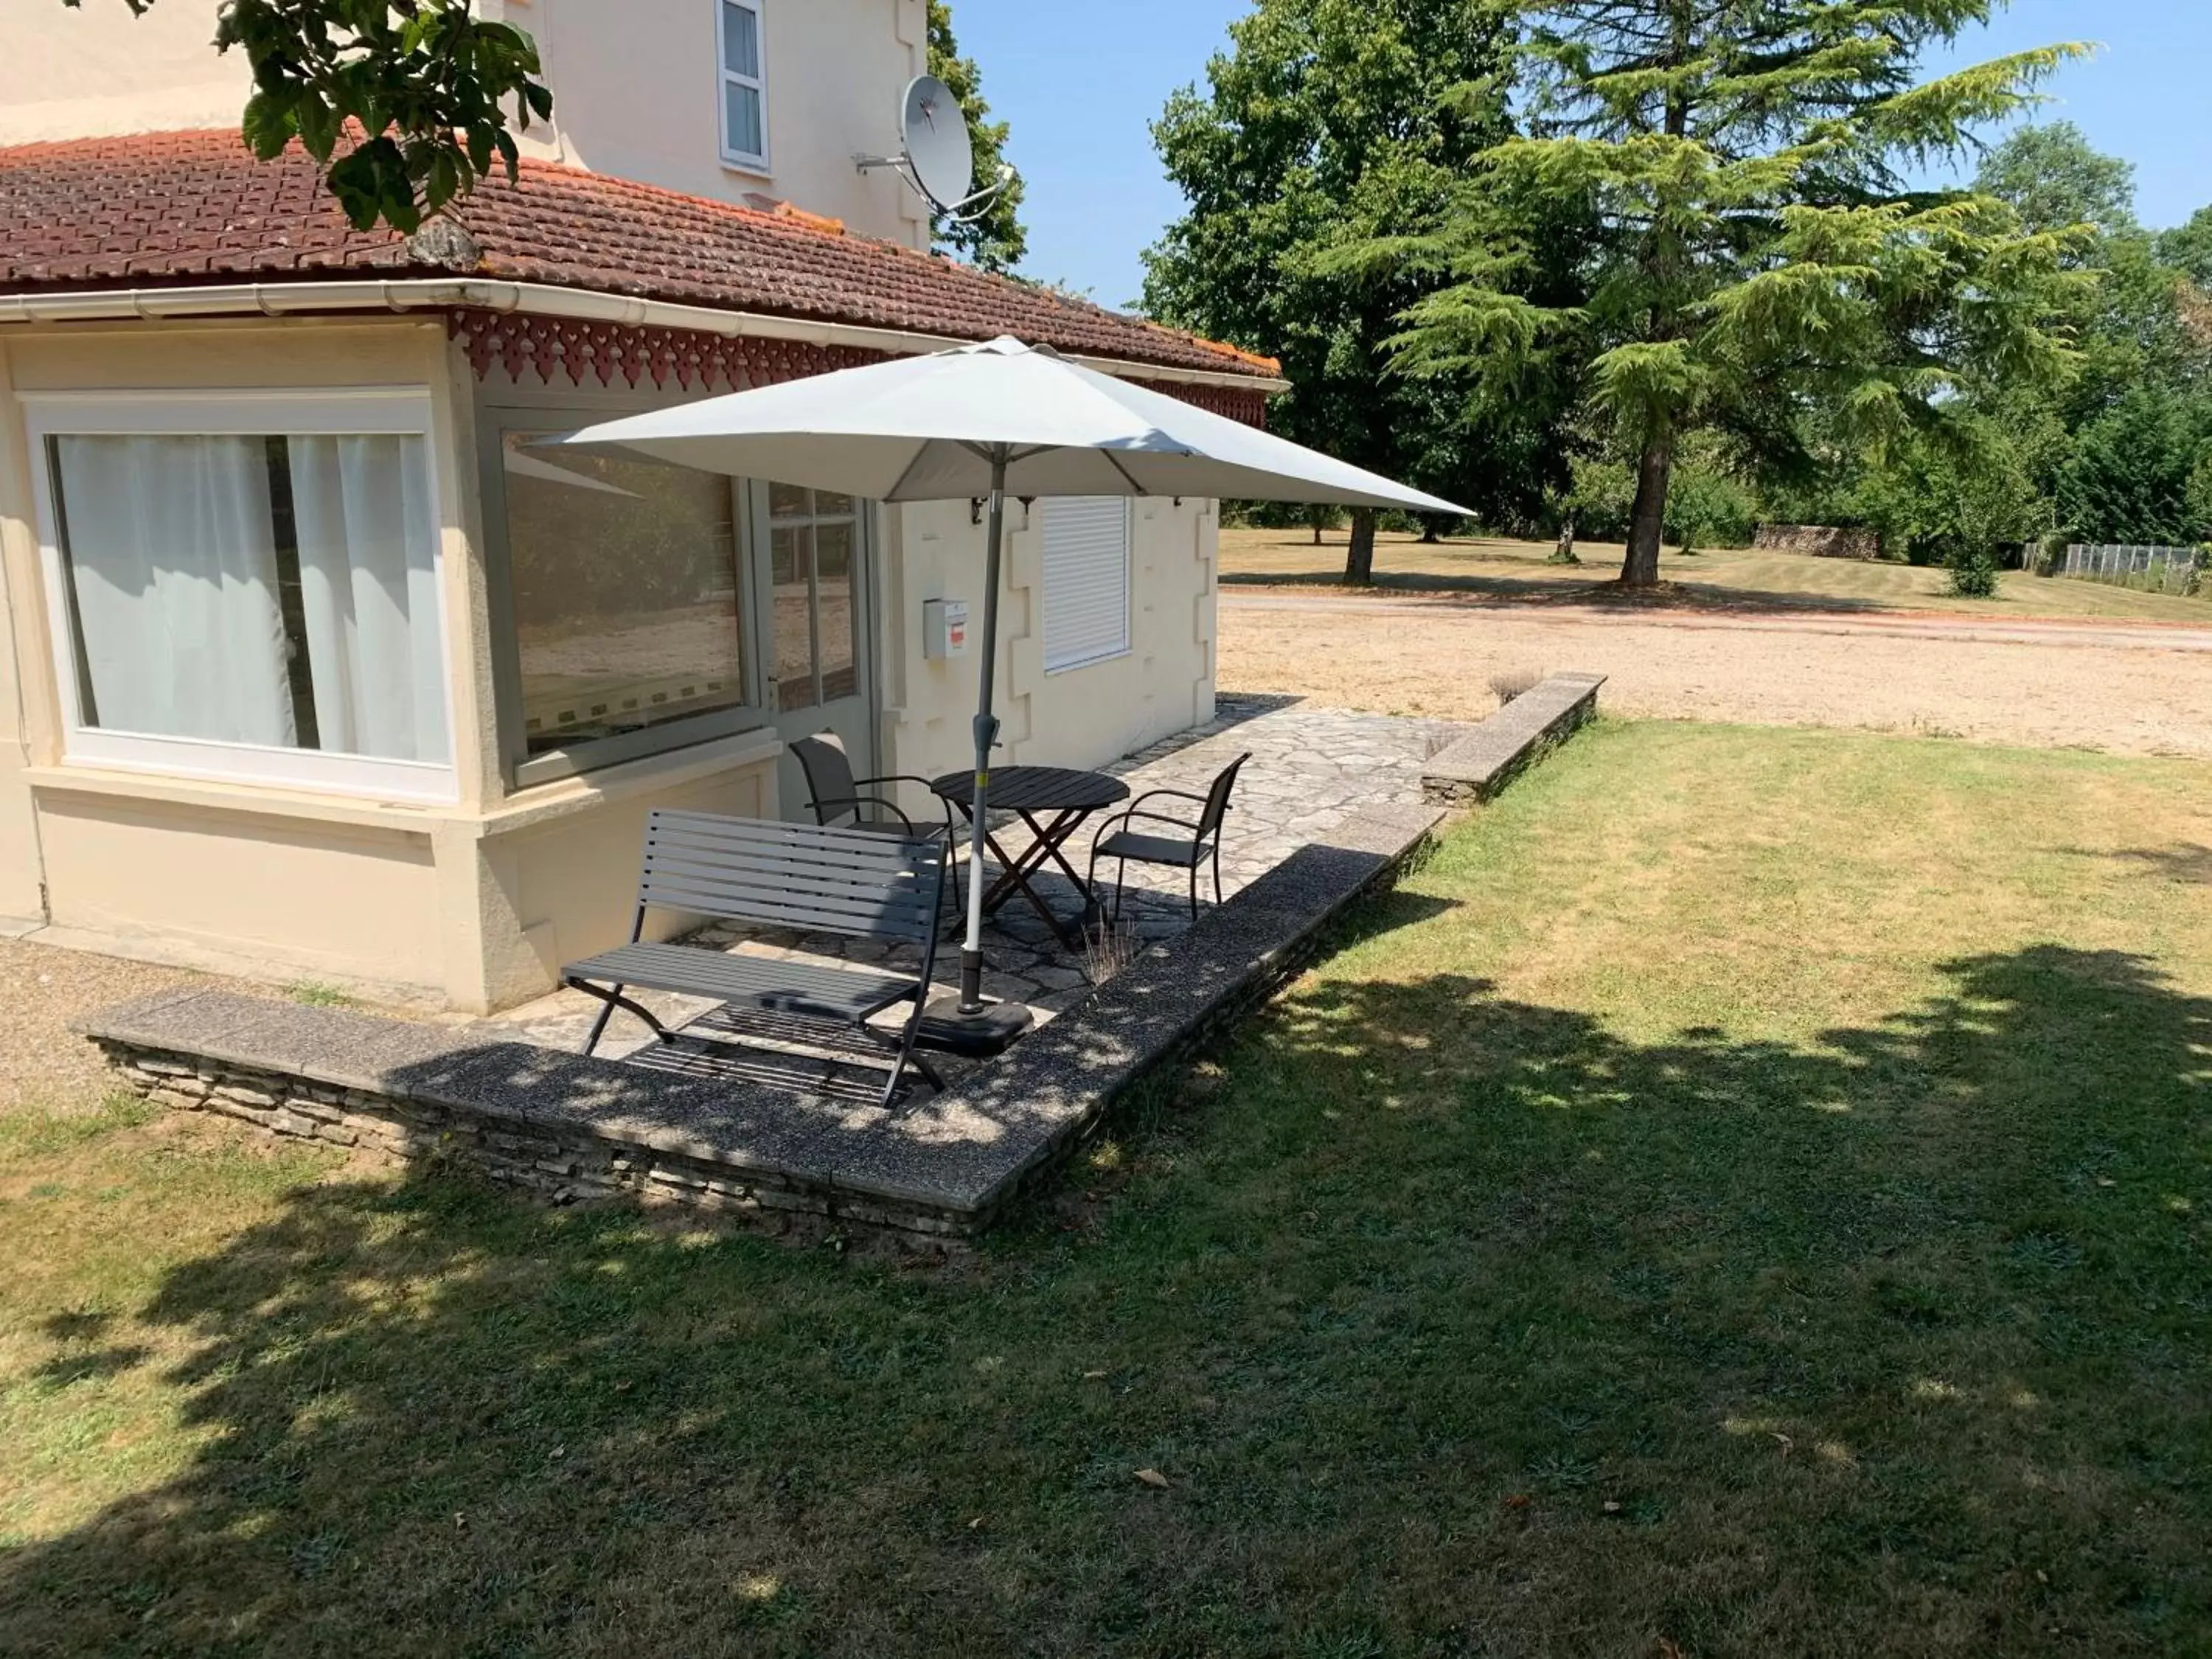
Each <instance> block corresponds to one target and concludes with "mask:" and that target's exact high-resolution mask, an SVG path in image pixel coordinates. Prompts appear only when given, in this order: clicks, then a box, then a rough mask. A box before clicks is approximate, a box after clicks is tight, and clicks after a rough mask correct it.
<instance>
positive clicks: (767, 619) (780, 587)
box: [751, 483, 876, 820]
mask: <svg viewBox="0 0 2212 1659" xmlns="http://www.w3.org/2000/svg"><path fill="white" fill-rule="evenodd" d="M751 493H752V495H753V498H754V504H755V505H754V513H755V519H754V522H755V524H756V526H757V531H758V533H757V535H756V537H755V545H756V546H757V547H759V548H761V549H762V550H763V552H764V556H765V562H766V566H767V568H766V572H765V580H764V581H763V590H764V591H765V592H767V593H768V594H769V603H768V604H767V605H763V606H762V607H760V614H761V617H762V620H763V624H764V626H765V629H766V632H767V635H768V637H767V638H766V639H764V640H763V641H761V660H762V661H763V662H765V663H766V664H767V665H768V667H769V686H768V696H769V707H770V708H772V709H773V710H774V711H775V724H776V729H777V731H778V732H780V733H781V736H782V738H783V739H784V741H785V742H786V743H789V742H790V741H792V740H793V738H805V737H811V736H813V735H814V734H815V733H817V732H823V731H830V732H836V734H837V736H838V737H839V738H841V739H842V740H843V742H844V745H845V752H846V753H847V754H848V755H849V756H851V757H852V761H853V771H854V775H856V776H861V777H865V776H867V775H870V774H872V773H873V772H874V771H875V769H876V708H875V676H874V672H873V662H872V658H873V654H874V653H873V652H872V649H871V642H872V639H873V630H872V617H870V615H869V605H868V591H869V584H868V579H867V578H868V547H867V518H868V515H867V512H866V504H865V503H863V502H860V501H855V500H854V498H853V497H852V496H850V495H833V494H831V493H830V492H829V491H827V490H818V489H799V488H797V487H795V486H793V485H791V484H776V483H771V484H758V485H756V486H754V488H753V489H752V492H751ZM778 784H779V788H780V791H781V799H782V802H783V815H784V817H787V818H805V819H810V820H811V817H812V816H813V815H812V813H811V812H810V811H808V809H807V802H808V799H809V797H808V794H807V789H806V780H805V775H803V774H802V773H801V772H800V771H799V763H797V762H796V761H794V760H793V759H792V757H790V756H789V755H786V756H785V757H783V760H782V762H781V769H780V772H779V776H778Z"/></svg>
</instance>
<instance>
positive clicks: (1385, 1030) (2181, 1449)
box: [0, 946, 2212, 1654]
mask: <svg viewBox="0 0 2212 1659" xmlns="http://www.w3.org/2000/svg"><path fill="white" fill-rule="evenodd" d="M1945 973H1946V975H1947V977H1948V981H1949V984H1948V990H1947V992H1946V993H1945V994H1943V995H1942V997H1941V998H1939V999H1937V1000H1934V1001H1932V1002H1930V1003H1929V1005H1927V1006H1923V1007H1919V1008H1916V1009H1913V1010H1910V1011H1907V1012H1903V1013H1900V1014H1899V1015H1898V1016H1896V1017H1895V1018H1891V1019H1888V1020H1886V1021H1883V1022H1881V1023H1880V1024H1876V1025H1875V1026H1872V1027H1869V1028H1863V1029H1850V1030H1835V1031H1831V1032H1828V1033H1825V1034H1823V1036H1821V1038H1820V1040H1818V1041H1816V1042H1808V1043H1805V1044H1801V1045H1792V1044H1784V1043H1777V1042H1745V1041H1738V1040H1730V1039H1729V1038H1728V1037H1727V1036H1724V1035H1723V1034H1721V1033H1718V1032H1716V1031H1711V1030H1703V1031H1687V1032H1682V1033H1678V1034H1676V1035H1674V1036H1672V1037H1670V1038H1668V1040H1665V1041H1657V1042H1650V1041H1646V1042H1637V1041H1631V1040H1628V1039H1626V1038H1624V1037H1623V1036H1620V1034H1619V1033H1618V1032H1616V1031H1615V1030H1612V1029H1610V1028H1609V1027H1607V1025H1605V1024H1602V1023H1601V1022H1600V1021H1598V1020H1595V1019H1594V1018H1591V1017H1590V1016H1589V1015H1588V1014H1587V1013H1584V1012H1578V1011H1574V1010H1566V1009H1558V1008H1547V1007H1541V1006H1534V1005H1529V1004H1526V1003H1519V1002H1516V1001H1512V1000H1507V999H1504V998H1502V997H1500V996H1498V994H1496V992H1495V989H1494V987H1491V986H1489V985H1487V984H1486V983H1484V982H1482V981H1477V980H1474V979H1472V978H1469V977H1467V976H1462V975H1433V976H1429V977H1425V978H1417V979H1413V980H1410V981H1384V980H1364V981H1362V980H1348V979H1340V978H1333V977H1326V976H1324V977H1323V978H1322V979H1320V980H1318V981H1306V982H1305V983H1304V985H1302V986H1301V987H1299V988H1298V989H1297V991H1296V992H1295V993H1293V994H1290V995H1288V996H1286V997H1285V998H1284V999H1283V1000H1280V1001H1279V1002H1278V1003H1277V1004H1276V1005H1275V1006H1273V1009H1272V1010H1271V1011H1270V1012H1268V1013H1267V1015H1266V1016H1264V1017H1263V1018H1261V1019H1260V1020H1259V1021H1258V1022H1257V1023H1256V1024H1255V1025H1254V1026H1253V1027H1251V1028H1250V1029H1249V1030H1248V1032H1247V1034H1246V1035H1245V1036H1243V1037H1242V1038H1241V1039H1240V1040H1239V1041H1237V1042H1236V1043H1235V1044H1234V1045H1233V1046H1232V1047H1231V1048H1230V1049H1229V1050H1228V1051H1227V1052H1226V1053H1225V1055H1224V1056H1222V1063H1221V1076H1222V1081H1221V1082H1220V1084H1219V1085H1218V1087H1216V1088H1215V1089H1213V1090H1212V1091H1210V1092H1209V1093H1208V1094H1207V1095H1206V1098H1205V1099H1204V1101H1203V1103H1202V1104H1201V1103H1196V1101H1197V1091H1190V1099H1191V1101H1192V1102H1193V1103H1191V1104H1188V1105H1187V1106H1186V1107H1185V1109H1183V1110H1182V1111H1181V1112H1180V1113H1179V1114H1170V1121H1167V1122H1165V1123H1164V1125H1163V1126H1162V1127H1160V1128H1159V1129H1158V1131H1157V1132H1155V1139H1156V1142H1157V1144H1156V1145H1155V1146H1152V1148H1151V1149H1150V1150H1151V1151H1152V1152H1155V1153H1157V1155H1158V1166H1159V1167H1158V1170H1156V1172H1154V1173H1152V1174H1151V1175H1150V1176H1147V1177H1146V1179H1144V1180H1141V1181H1139V1182H1135V1183H1133V1184H1132V1185H1131V1186H1130V1187H1129V1188H1127V1191H1126V1192H1125V1193H1124V1194H1123V1196H1122V1198H1121V1200H1119V1202H1118V1203H1117V1204H1116V1205H1115V1206H1113V1208H1112V1209H1111V1211H1110V1212H1109V1215H1108V1216H1107V1218H1106V1220H1105V1221H1104V1223H1103V1225H1102V1226H1101V1227H1100V1228H1099V1230H1098V1231H1097V1233H1096V1235H1095V1236H1093V1237H1085V1238H1069V1237H1060V1236H1055V1235H1054V1234H1052V1233H1050V1232H1049V1231H1048V1230H1047V1228H1046V1226H1045V1225H1043V1224H1042V1220H1041V1218H1037V1217H1032V1218H1030V1220H1029V1221H1028V1222H1026V1223H1025V1224H1024V1225H1018V1226H1017V1228H1016V1229H1015V1230H1014V1231H1013V1232H1012V1234H1011V1236H1009V1237H1005V1238H1002V1239H1001V1240H1000V1241H999V1242H997V1243H994V1246H993V1247H992V1248H990V1249H988V1250H987V1252H986V1253H985V1255H984V1256H983V1258H982V1259H981V1261H979V1262H978V1263H976V1264H975V1265H973V1266H972V1267H965V1268H948V1269H938V1270H930V1271H924V1270H918V1269H913V1268H902V1267H896V1266H892V1265H889V1264H886V1263H884V1262H882V1261H849V1260H840V1259H838V1258H836V1257H835V1256H833V1255H829V1253H827V1252H824V1251H822V1250H818V1249H817V1250H812V1251H805V1250H800V1249H795V1248H793V1247H789V1246H784V1245H778V1244H776V1243H769V1242H764V1241H760V1240H756V1239H750V1238H743V1237H739V1238H718V1237H712V1236H709V1235H707V1234H704V1233H702V1232H700V1231H697V1230H696V1229H693V1228H689V1227H687V1226H686V1225H684V1224H683V1223H681V1222H674V1221H671V1220H669V1219H667V1218H645V1217H641V1215H640V1214H639V1213H637V1212H634V1211H630V1210H628V1209H623V1208H605V1209H594V1210H583V1211H575V1212H549V1211H544V1210H540V1209H535V1208H532V1207H528V1206H524V1205H521V1204H519V1203H516V1202H513V1201H510V1200H507V1199H506V1198H505V1197H503V1196H501V1195H499V1194H490V1193H486V1192H484V1191H483V1190H481V1189H479V1188H476V1187H474V1186H472V1185H471V1184H469V1183H468V1182H465V1181H462V1180H459V1179H458V1178H454V1177H449V1176H439V1175H436V1174H417V1175H415V1176H410V1177H408V1178H406V1179H404V1180H402V1181H400V1182H398V1183H397V1184H396V1185H394V1184H386V1183H358V1182H350V1183H349V1182H341V1183H336V1184H328V1185H322V1186H314V1187H309V1188H302V1189H301V1190H299V1191H296V1192H295V1193H294V1194H290V1195H289V1197H288V1198H287V1199H286V1200H284V1203H283V1209H282V1212H281V1213H279V1214H278V1215H276V1217H275V1218H272V1219H270V1220H269V1221H268V1222H266V1223H264V1225H258V1226H256V1227H252V1228H250V1229H248V1230H247V1231H244V1232H243V1233H241V1234H240V1235H239V1236H238V1237H235V1238H234V1240H232V1241H231V1242H230V1243H228V1245H226V1246H225V1247H224V1248H223V1249H221V1250H219V1251H216V1252H215V1253H213V1254H211V1255H208V1256H206V1257H204V1258H202V1259H199V1260H196V1261H189V1262H186V1263H185V1264H184V1265H182V1266H180V1267H177V1268H176V1269H174V1270H173V1272H171V1273H169V1274H168V1275H167V1279H166V1280H165V1281H164V1282H163V1284H162V1285H161V1288H160V1290H159V1291H158V1292H157V1293H156V1294H155V1296H154V1297H153V1298H152V1299H151V1301H150V1302H149V1304H148V1305H146V1306H145V1307H143V1308H142V1309H139V1310H136V1318H137V1322H139V1323H141V1324H143V1325H145V1326H149V1327H152V1328H160V1329H164V1330H167V1331H168V1332H170V1333H174V1334H185V1335H186V1336H188V1337H189V1338H190V1340H191V1352H190V1357H189V1358H186V1359H185V1360H184V1361H183V1362H182V1363H181V1364H174V1362H171V1361H164V1362H162V1363H164V1364H174V1370H173V1375H172V1376H170V1378H169V1380H170V1381H171V1382H173V1383H174V1384H176V1385H177V1386H179V1388H181V1389H183V1390H184V1396H183V1397H184V1400H185V1406H184V1410H185V1416H186V1419H187V1421H188V1425H189V1426H190V1427H191V1428H192V1429H193V1430H195V1431H200V1432H203V1433H204V1434H205V1435H206V1438H205V1440H204V1442H202V1443H200V1444H199V1445H198V1447H197V1449H195V1450H193V1451H192V1452H191V1454H190V1456H189V1461H188V1462H186V1464H185V1468H183V1470H182V1472H181V1473H180V1474H178V1475H177V1476H176V1477H175V1478H174V1479H173V1480H169V1481H167V1482H166V1483H165V1484H163V1485H161V1486H158V1487H155V1489H153V1490H150V1491H148V1492H143V1493H141V1494H138V1495H136V1496H134V1497H131V1498H126V1499H125V1500H123V1501H121V1502H119V1503H118V1504H114V1505H113V1506H112V1507H111V1508H110V1509H109V1510H106V1512H105V1513H103V1514H101V1515H100V1516H97V1517H95V1518H94V1519H93V1520H92V1521H90V1522H87V1523H86V1524H84V1525H82V1526H81V1527H78V1528H75V1529H73V1530H70V1531H69V1532H67V1533H64V1534H61V1535H59V1536H57V1537H53V1538H51V1539H47V1540H44V1541H37V1542H33V1543H29V1544H24V1545H21V1546H18V1547H15V1548H13V1549H12V1550H9V1552H7V1553H5V1554H4V1555H3V1556H0V1650H5V1651H8V1652H11V1653H14V1652H21V1653H30V1654H37V1653H49V1652H51V1653H71V1654H76V1653H93V1652H99V1653H109V1654H125V1653H157V1652H158V1653H179V1652H182V1653H199V1652H210V1653H212V1652H234V1651H235V1652H246V1651H252V1652H276V1651H282V1652H285V1653H288V1654H316V1653H331V1654H338V1653H354V1652H360V1651H362V1650H371V1649H373V1650H380V1651H382V1650H391V1651H432V1650H435V1651H441V1652H452V1653H487V1654H489V1653H518V1652H553V1651H559V1652H576V1653H594V1654H596V1653H629V1652H640V1653H642V1652H655V1653H660V1652H684V1653H756V1652H793V1653H797V1652H810V1653H811V1652H847V1651H849V1652H854V1653H870V1654H878V1653H884V1652H893V1651H897V1652H922V1651H951V1650H959V1651H965V1652H979V1653H987V1652H1067V1653H1079V1652H1080V1653H1093V1652H1101V1651H1129V1652H1142V1653H1160V1654H1167V1653H1176V1652H1189V1651H1196V1650H1214V1651H1225V1652H1238V1651H1247V1652H1260V1651H1267V1652H1292V1653H1296V1652H1401V1651H1404V1652H1414V1651H1437V1652H1460V1651H1477V1650H1480V1651H1498V1652H1546V1651H1556V1652H1577V1653H1580V1652H1593V1651H1608V1652H1621V1653H1647V1652H1650V1651H1651V1650H1652V1649H1653V1646H1654V1644H1655V1642H1656V1640H1657V1638H1661V1637H1664V1638H1666V1639H1667V1640H1668V1641H1671V1642H1674V1643H1677V1644H1680V1646H1681V1647H1682V1649H1683V1650H1686V1651H1694V1652H1699V1653H1724V1652H1744V1653H1760V1652H1779V1651H1789V1652H1792V1653H1801V1654H1811V1653H1827V1652H1836V1653H1844V1652H1850V1653H1862V1652H1866V1651H1870V1650H1878V1651H1887V1652H1927V1653H1948V1652H1968V1651H1994V1650H2022V1649H2026V1648H2036V1649H2040V1650H2054V1649H2057V1650H2063V1649H2074V1650H2081V1651H2099V1652H2117V1651H2128V1650H2145V1651H2148V1650H2174V1649H2175V1648H2176V1647H2178V1646H2185V1645H2186V1644H2188V1643H2189V1642H2190V1641H2191V1640H2192V1639H2194V1637H2196V1636H2201V1635H2202V1634H2203V1631H2204V1630H2205V1629H2206V1628H2208V1626H2207V1623H2206V1621H2207V1620H2212V1591H2209V1590H2208V1582H2207V1569H2206V1566H2205V1563H2204V1559H2203V1551H2202V1547H2201V1546H2202V1540H2203V1536H2204V1535H2205V1534H2204V1528H2206V1527H2207V1526H2208V1525H2212V1490H2208V1481H2212V1476H2208V1474H2207V1470H2208V1468H2209V1467H2212V1456H2208V1454H2212V1436H2209V1435H2208V1427H2207V1411H2208V1407H2207V1402H2206V1400H2205V1397H2204V1391H2203V1386H2202V1384H2203V1365H2204V1363H2205V1352H2206V1349H2205V1339H2206V1333H2207V1328H2208V1319H2209V1318H2212V1298H2208V1292H2207V1291H2206V1290H2205V1285H2206V1276H2205V1272H2204V1269H2205V1267H2206V1258H2207V1254H2208V1246H2207V1239H2206V1233H2205V1229H2204V1225H2203V1219H2202V1214H2201V1211H2192V1210H2191V1209H2190V1208H2189V1207H2188V1206H2189V1205H2190V1204H2191V1202H2192V1201H2193V1202H2194V1203H2195V1204H2197V1205H2198V1206H2202V1205H2203V1202H2204V1201H2205V1194H2203V1192H2202V1191H2201V1190H2195V1191H2193V1192H2192V1188H2191V1183H2192V1182H2193V1183H2197V1187H2198V1188H2201V1184H2202V1180H2203V1167H2204V1158H2205V1152H2206V1144H2205V1138H2206V1133H2207V1117H2206V1101H2205V1093H2206V1085H2205V1072H2206V1066H2207V1060H2206V1055H2207V1053H2208V1052H2209V1051H2212V1003H2208V1001H2207V1000H2205V999H2203V998H2199V997H2195V996H2191V995H2188V994H2183V993H2182V992H2180V991H2179V990H2177V989H2176V988H2175V987H2172V985H2170V984H2168V983H2167V982H2166V981H2164V980H2163V979H2162V978H2161V977H2160V975H2159V973H2158V972H2157V970H2156V969H2155V968H2154V966H2153V965H2152V964H2151V963H2148V962H2146V961H2145V960H2143V959H2142V958H2138V957H2130V956H2125V955H2122V954H2118V953H2112V952H2087V951H2072V950H2067V949H2063V948H2060V947H2057V946H2039V947H2036V948H2033V949H2029V950H2025V951H2019V952H2017V953H2013V954H2008V955H2002V956H1990V957H1977V958H1972V959H1969V960H1963V961H1960V962H1956V963H1951V964H1949V965H1948V967H1947V968H1946V969H1945ZM56 1334H57V1335H58V1336H60V1335H64V1334H66V1333H64V1332H61V1331H60V1330H58V1329H57V1332H56ZM82 1335H83V1338H84V1340H87V1341H92V1340H99V1341H103V1342H108V1343H111V1344H112V1343H113V1342H114V1341H115V1340H117V1337H118V1333H117V1332H115V1331H114V1330H113V1329H112V1328H109V1327H107V1326H106V1325H103V1326H101V1327H100V1328H98V1329H96V1330H90V1331H87V1332H85V1333H82ZM1139 1468H1150V1469H1157V1470H1161V1471H1164V1472H1165V1473H1166V1475H1167V1477H1168V1479H1169V1480H1170V1486H1169V1487H1168V1489H1166V1490H1165V1491H1162V1490H1158V1489H1156V1488H1155V1487H1153V1486H1149V1485H1147V1484H1145V1483H1142V1482H1139V1481H1138V1480H1135V1479H1134V1471H1135V1470H1137V1469H1139Z"/></svg>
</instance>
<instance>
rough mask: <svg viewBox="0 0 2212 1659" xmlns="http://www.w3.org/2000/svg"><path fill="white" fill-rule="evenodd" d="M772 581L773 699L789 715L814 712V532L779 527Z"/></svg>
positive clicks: (772, 540) (773, 533)
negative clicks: (801, 710) (795, 711)
mask: <svg viewBox="0 0 2212 1659" xmlns="http://www.w3.org/2000/svg"><path fill="white" fill-rule="evenodd" d="M768 535H769V541H768V545H769V561H768V562H769V581H770V582H771V583H773V584H774V586H775V697H776V706H777V707H778V708H781V709H782V710H783V711H784V712H785V713H786V714H788V713H790V712H791V711H792V710H793V709H794V708H812V707H814V705H815V704H816V703H817V702H820V701H821V699H820V698H819V697H817V696H816V695H815V690H814V627H813V598H812V584H811V581H810V580H809V576H810V574H811V570H812V568H813V563H814V529H813V526H811V525H803V524H802V525H777V526H775V527H773V528H772V529H770V530H769V533H768Z"/></svg>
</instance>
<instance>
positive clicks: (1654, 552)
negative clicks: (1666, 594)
mask: <svg viewBox="0 0 2212 1659" xmlns="http://www.w3.org/2000/svg"><path fill="white" fill-rule="evenodd" d="M1673 471H1674V434H1673V433H1672V432H1671V431H1669V430H1668V429H1667V428H1664V427H1662V428H1659V429H1658V430H1657V431H1656V432H1654V433H1652V434H1651V435H1650V436H1649V437H1648V438H1646V439H1645V440H1644V453H1643V455H1642V456H1641V457H1640V458H1639V459H1638V461H1637V464H1636V505H1635V506H1634V507H1631V508H1630V509H1629V514H1628V554H1627V556H1626V557H1625V558H1624V559H1622V560H1621V562H1620V585H1621V586H1623V587H1656V586H1658V585H1659V539H1660V536H1661V533H1662V531H1663V529H1664V527H1665V526H1666V523H1667V481H1668V476H1669V475H1670V474H1671V473H1672V472H1673Z"/></svg>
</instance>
